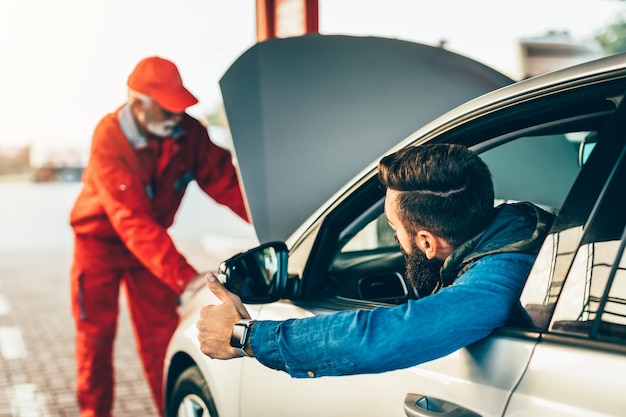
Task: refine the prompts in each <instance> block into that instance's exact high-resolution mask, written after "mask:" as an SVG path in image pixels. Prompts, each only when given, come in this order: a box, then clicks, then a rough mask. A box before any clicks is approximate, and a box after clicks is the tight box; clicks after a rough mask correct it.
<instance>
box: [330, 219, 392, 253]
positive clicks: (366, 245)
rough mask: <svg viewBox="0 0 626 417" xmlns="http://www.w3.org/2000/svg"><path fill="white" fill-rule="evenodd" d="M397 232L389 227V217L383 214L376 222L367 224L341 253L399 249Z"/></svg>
mask: <svg viewBox="0 0 626 417" xmlns="http://www.w3.org/2000/svg"><path fill="white" fill-rule="evenodd" d="M397 247H398V243H397V242H396V238H395V232H394V231H393V229H392V228H391V226H389V223H388V222H387V217H386V216H385V214H384V213H381V214H379V215H378V217H376V218H375V219H374V220H372V221H370V222H369V223H367V224H365V227H363V229H361V230H360V231H359V232H357V233H356V234H355V235H354V237H353V238H352V239H350V240H349V241H348V242H347V243H346V244H345V245H344V246H343V247H342V248H341V252H344V253H346V252H358V251H363V250H373V249H389V248H397Z"/></svg>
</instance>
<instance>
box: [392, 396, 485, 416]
mask: <svg viewBox="0 0 626 417" xmlns="http://www.w3.org/2000/svg"><path fill="white" fill-rule="evenodd" d="M404 413H405V414H406V415H407V417H480V414H476V413H474V412H473V411H470V410H467V409H465V408H463V407H461V406H459V405H457V404H454V403H451V402H448V401H442V400H439V399H437V398H431V397H426V396H424V395H422V394H411V393H409V394H407V395H406V397H404Z"/></svg>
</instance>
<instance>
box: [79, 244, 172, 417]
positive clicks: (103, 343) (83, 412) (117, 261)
mask: <svg viewBox="0 0 626 417" xmlns="http://www.w3.org/2000/svg"><path fill="white" fill-rule="evenodd" d="M120 288H123V289H124V290H125V295H126V299H127V301H128V308H129V312H130V316H131V321H132V325H133V331H134V335H135V343H136V346H137V350H138V353H139V357H140V359H141V362H142V365H143V370H144V373H145V376H146V378H147V380H148V384H149V386H150V389H151V392H152V397H153V399H154V401H155V404H156V406H157V410H159V413H160V415H164V413H163V365H164V359H165V351H166V349H167V344H168V343H169V340H170V338H171V337H172V335H173V333H174V330H175V329H176V326H177V324H178V320H179V317H178V311H177V306H178V295H177V294H175V293H174V292H173V291H172V290H171V289H170V288H169V287H168V286H166V285H165V284H163V283H162V282H161V281H159V280H158V279H157V278H156V277H154V276H153V275H152V274H151V273H150V272H149V271H147V270H146V269H145V268H144V267H143V266H142V265H141V264H139V263H138V262H137V260H136V259H135V258H134V257H133V256H132V255H131V254H130V253H129V252H128V251H127V249H126V248H124V247H123V246H120V245H119V244H117V243H115V244H111V243H105V242H100V241H97V240H94V239H85V238H80V237H77V238H76V239H75V246H74V259H73V263H72V269H71V299H72V314H73V316H74V321H75V324H76V365H77V375H76V376H77V379H76V384H77V387H76V388H77V395H78V404H79V407H80V416H81V417H110V416H111V415H112V414H111V412H112V409H113V398H114V368H113V345H114V339H115V335H116V330H117V319H118V306H119V298H120V292H119V291H120Z"/></svg>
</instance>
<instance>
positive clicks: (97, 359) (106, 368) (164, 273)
mask: <svg viewBox="0 0 626 417" xmlns="http://www.w3.org/2000/svg"><path fill="white" fill-rule="evenodd" d="M128 87H129V99H128V102H127V103H126V104H124V105H123V106H121V107H120V108H118V109H117V110H116V111H115V112H113V113H110V114H108V115H106V116H105V117H104V118H103V119H102V120H101V121H100V123H99V124H98V126H97V127H96V129H95V132H94V135H93V141H92V145H91V156H90V159H89V163H88V166H87V167H86V169H85V172H84V175H83V188H82V190H81V192H80V194H79V195H78V198H77V199H76V202H75V204H74V207H73V209H72V212H71V215H70V223H71V225H72V228H73V230H74V235H75V244H74V257H73V264H72V268H71V292H72V293H71V295H72V313H73V316H74V320H75V324H76V362H77V393H78V402H79V406H80V410H81V411H80V415H81V417H93V416H98V417H107V416H111V410H112V407H113V385H114V384H113V375H114V372H113V344H114V338H115V333H116V324H117V316H118V299H119V289H120V288H124V289H125V291H126V296H127V300H128V306H129V311H130V315H131V318H132V322H133V328H134V333H135V339H136V343H137V348H138V351H139V356H140V357H141V361H142V364H143V368H144V371H145V374H146V377H147V379H148V382H149V385H150V389H151V390H152V396H153V398H154V401H155V403H156V404H157V408H158V410H159V412H160V413H161V415H163V410H162V407H163V392H162V390H163V388H162V375H163V362H164V358H165V351H166V348H167V344H168V342H169V340H170V338H171V336H172V334H173V332H174V330H175V328H176V326H177V324H178V319H179V317H178V311H177V306H178V298H179V296H180V294H181V293H182V292H183V291H184V289H185V287H186V285H187V284H188V283H189V282H190V281H192V280H193V279H194V278H195V277H196V276H198V275H199V274H198V271H196V270H195V269H194V268H193V267H192V266H191V265H190V264H189V263H188V262H187V260H186V259H185V257H184V256H183V255H181V254H180V253H179V252H178V250H177V249H176V247H175V246H174V243H173V242H172V239H171V237H170V236H169V235H168V232H167V229H168V227H169V226H171V224H172V222H173V220H174V215H175V214H176V211H177V210H178V207H179V205H180V203H181V200H182V198H183V194H184V192H185V189H186V187H187V184H188V183H189V182H190V181H192V180H195V181H196V182H197V183H198V185H199V186H200V188H201V189H202V190H203V191H204V192H205V193H206V194H207V195H209V196H210V197H211V198H213V199H214V200H215V201H216V202H218V203H221V204H224V205H226V206H228V207H230V209H232V210H233V211H234V212H235V213H237V214H238V215H239V216H240V217H242V218H243V219H246V220H248V215H247V212H246V208H245V204H244V200H243V197H242V192H241V189H240V187H239V182H238V179H237V174H236V171H235V168H234V166H233V163H232V157H231V154H230V152H228V151H227V150H225V149H223V148H221V147H219V146H217V145H215V144H213V143H212V142H211V140H210V139H209V136H208V132H207V129H206V127H205V126H204V125H202V124H201V123H200V122H199V121H198V120H196V119H194V118H193V117H191V116H189V115H188V114H186V113H185V110H186V109H187V107H189V106H191V105H193V104H196V103H197V102H198V100H197V99H196V98H195V97H194V96H193V95H192V94H191V93H190V92H189V91H188V90H187V89H186V88H185V86H184V85H183V83H182V80H181V77H180V73H179V71H178V68H177V67H176V65H175V64H174V63H172V62H171V61H168V60H166V59H163V58H160V57H149V58H145V59H143V60H141V61H140V62H139V63H138V64H137V66H136V67H135V69H134V70H133V72H132V73H131V74H130V76H129V77H128Z"/></svg>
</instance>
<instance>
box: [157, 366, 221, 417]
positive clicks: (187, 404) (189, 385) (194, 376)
mask: <svg viewBox="0 0 626 417" xmlns="http://www.w3.org/2000/svg"><path fill="white" fill-rule="evenodd" d="M167 415H168V417H217V409H216V408H215V403H214V402H213V396H212V395H211V392H210V391H209V387H208V386H207V384H206V382H205V380H204V378H202V374H201V373H200V369H198V368H197V367H195V366H192V367H190V368H187V369H185V370H184V371H183V372H182V373H181V374H180V375H179V376H178V378H177V379H176V384H175V385H174V391H173V392H172V400H171V401H170V402H169V406H168V412H167Z"/></svg>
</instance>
